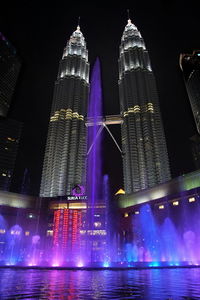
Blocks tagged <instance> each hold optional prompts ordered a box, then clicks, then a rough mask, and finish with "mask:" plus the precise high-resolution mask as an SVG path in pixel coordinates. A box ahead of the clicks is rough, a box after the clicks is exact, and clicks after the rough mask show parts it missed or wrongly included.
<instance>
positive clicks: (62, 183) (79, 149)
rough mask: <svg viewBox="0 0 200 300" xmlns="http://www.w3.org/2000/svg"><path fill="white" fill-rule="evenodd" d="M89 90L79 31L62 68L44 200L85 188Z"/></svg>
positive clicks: (85, 54)
mask: <svg viewBox="0 0 200 300" xmlns="http://www.w3.org/2000/svg"><path fill="white" fill-rule="evenodd" d="M88 90H89V63H88V51H87V48H86V42H85V39H84V36H83V34H82V32H81V31H80V27H79V26H78V27H77V30H76V31H74V32H73V34H72V36H71V37H70V39H69V41H68V42H67V45H66V48H65V49H64V52H63V56H62V59H61V61H60V65H59V71H58V77H57V80H56V82H55V89H54V96H53V103H52V110H51V116H50V122H49V129H48V136H47V142H46V150H45V157H44V163H43V172H42V180H41V187H40V196H41V197H57V196H63V195H70V194H71V191H72V189H73V187H74V186H77V185H81V186H84V185H85V180H86V179H85V178H86V171H85V160H86V127H85V120H84V119H85V115H86V110H87V99H88Z"/></svg>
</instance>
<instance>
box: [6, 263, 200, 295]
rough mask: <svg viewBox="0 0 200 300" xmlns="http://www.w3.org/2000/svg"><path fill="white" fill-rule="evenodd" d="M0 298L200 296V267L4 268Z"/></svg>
mask: <svg viewBox="0 0 200 300" xmlns="http://www.w3.org/2000/svg"><path fill="white" fill-rule="evenodd" d="M0 299H70V300H71V299H84V300H85V299H87V300H89V299H148V300H154V299H158V300H164V299H166V300H177V299H187V300H188V299H200V269H199V268H188V269H151V270H150V269H149V270H148V269H146V270H145V269H144V270H93V271H91V270H90V271H86V270H85V271H83V270H76V271H73V270H34V269H29V270H22V269H6V268H5V269H0Z"/></svg>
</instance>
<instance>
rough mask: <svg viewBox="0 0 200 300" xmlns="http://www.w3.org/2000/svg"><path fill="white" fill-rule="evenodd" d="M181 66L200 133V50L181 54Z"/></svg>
mask: <svg viewBox="0 0 200 300" xmlns="http://www.w3.org/2000/svg"><path fill="white" fill-rule="evenodd" d="M180 68H181V70H182V71H183V75H184V81H185V85H186V89H187V93H188V97H189V100H190V105H191V108H192V112H193V116H194V120H195V123H196V127H197V131H198V133H200V50H195V51H193V53H192V54H181V55H180Z"/></svg>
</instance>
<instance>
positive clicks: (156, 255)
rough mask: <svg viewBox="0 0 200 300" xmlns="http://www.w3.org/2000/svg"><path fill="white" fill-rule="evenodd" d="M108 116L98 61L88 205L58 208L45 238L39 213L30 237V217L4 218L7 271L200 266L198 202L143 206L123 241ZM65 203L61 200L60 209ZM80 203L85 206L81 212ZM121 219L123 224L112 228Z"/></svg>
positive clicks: (1, 231) (0, 253) (78, 190)
mask: <svg viewBox="0 0 200 300" xmlns="http://www.w3.org/2000/svg"><path fill="white" fill-rule="evenodd" d="M102 115H103V105H102V90H101V72H100V62H99V59H98V58H97V60H96V62H95V64H94V67H93V70H92V75H91V89H90V97H89V105H88V115H87V117H88V120H89V124H90V125H88V128H87V138H88V141H87V143H88V152H87V186H86V187H83V186H79V185H77V186H76V187H75V188H74V189H73V193H72V196H73V197H75V198H77V199H83V200H81V201H83V202H81V203H74V207H72V206H73V203H72V202H71V203H72V204H71V203H70V204H69V203H68V205H69V206H68V208H67V209H66V208H57V209H55V210H54V215H53V224H54V227H53V231H52V230H48V231H47V230H43V233H42V231H41V230H40V228H41V227H42V226H43V227H44V225H43V223H45V222H46V225H47V222H48V220H46V221H44V222H43V220H42V219H43V217H41V215H40V214H38V216H37V218H36V219H35V223H34V224H35V225H34V226H35V229H34V230H32V233H33V234H32V235H29V234H30V231H31V230H30V231H25V229H24V228H25V223H26V218H27V216H26V215H27V213H25V214H23V213H22V214H20V208H18V211H17V217H16V224H15V225H12V226H9V224H7V222H6V221H5V219H4V217H3V216H1V215H0V265H1V266H5V265H7V266H14V265H17V266H26V267H54V268H79V269H82V268H146V267H148V268H149V267H150V268H155V267H178V266H179V267H181V266H182V267H185V266H193V267H194V266H199V265H200V250H199V249H200V221H199V215H200V204H199V201H198V199H197V201H195V199H194V198H193V200H192V198H191V199H190V200H191V201H190V202H191V203H189V202H188V201H186V198H187V197H185V195H184V193H182V195H181V197H180V198H182V199H181V201H180V202H181V203H178V201H175V202H174V203H175V204H176V205H177V208H178V210H176V206H175V204H173V205H172V201H171V202H170V201H168V200H167V199H166V200H163V201H165V205H161V206H162V207H160V208H162V209H155V207H154V206H153V204H152V203H153V202H149V203H146V204H145V203H144V204H141V205H140V206H137V214H134V213H133V214H131V215H129V218H128V220H129V221H128V224H126V226H127V228H128V231H127V232H126V230H123V231H122V233H121V236H120V234H119V232H120V225H121V224H120V223H119V222H120V220H121V218H120V217H119V216H116V214H115V213H116V212H117V210H115V211H114V213H113V211H112V213H111V211H109V209H108V208H109V206H110V192H109V177H108V175H103V172H102V161H101V157H102V155H101V147H102V141H103V135H102V130H103V128H104V124H103V122H102ZM196 194H198V192H197V193H196ZM58 202H59V201H58ZM79 202H80V201H79ZM62 204H63V202H62V199H61V201H60V202H59V203H58V206H59V205H62ZM76 204H78V205H82V206H81V208H77V207H76ZM70 205H71V206H70ZM84 205H85V206H84ZM70 207H71V208H70ZM163 208H164V209H163ZM118 212H119V211H118ZM120 213H121V212H120ZM29 216H30V217H31V218H32V217H33V215H32V214H29ZM115 218H116V219H117V222H118V224H113V223H112V219H115ZM22 219H23V221H22ZM51 221H52V220H51ZM122 222H123V221H122ZM46 228H47V226H46ZM47 232H48V233H49V236H48V237H47V236H46V233H47ZM52 234H53V236H52Z"/></svg>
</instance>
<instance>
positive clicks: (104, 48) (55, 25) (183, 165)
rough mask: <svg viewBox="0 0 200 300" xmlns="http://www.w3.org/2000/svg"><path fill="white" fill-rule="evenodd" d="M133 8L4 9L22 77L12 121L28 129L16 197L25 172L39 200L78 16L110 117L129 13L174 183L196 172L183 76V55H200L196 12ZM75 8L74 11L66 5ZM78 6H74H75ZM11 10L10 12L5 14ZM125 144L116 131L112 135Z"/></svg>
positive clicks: (182, 7)
mask: <svg viewBox="0 0 200 300" xmlns="http://www.w3.org/2000/svg"><path fill="white" fill-rule="evenodd" d="M163 2H164V1H131V5H129V4H128V3H127V2H126V3H125V4H120V5H118V4H116V7H115V6H113V7H112V8H107V7H106V6H103V4H102V6H98V4H97V3H98V2H91V3H93V4H88V5H87V4H86V3H84V2H81V4H80V3H79V2H77V1H70V2H69V1H56V2H55V1H54V2H53V3H51V1H48V2H45V1H44V2H43V1H40V2H39V1H16V3H15V4H11V3H10V2H9V1H7V4H5V5H4V8H3V9H2V8H1V11H0V31H1V32H2V33H3V34H4V35H5V37H6V38H7V39H8V40H9V41H10V42H11V43H12V44H13V46H14V47H15V48H16V49H17V52H18V55H19V56H20V58H21V61H22V69H21V73H20V78H19V80H18V85H17V88H16V93H15V95H14V98H13V102H12V106H11V109H10V113H9V116H10V117H12V118H15V119H17V120H20V121H22V122H23V123H24V127H23V134H22V138H21V143H20V147H19V154H18V157H17V164H16V170H15V180H14V183H13V191H17V190H18V191H19V187H20V185H21V181H22V176H23V172H24V169H25V168H28V170H29V172H30V178H31V193H32V194H36V195H37V194H38V193H39V185H40V179H41V171H42V162H43V155H44V149H45V142H46V134H47V128H48V121H49V116H50V109H51V102H52V95H53V89H54V81H55V79H56V76H57V72H58V64H59V60H60V59H61V56H62V52H63V48H64V47H65V45H66V42H67V40H68V39H69V37H70V35H71V34H72V32H73V31H74V30H76V26H77V20H78V16H80V17H81V22H80V26H81V31H82V33H83V34H84V37H85V39H86V42H87V48H88V51H89V61H90V64H91V69H92V66H93V64H94V61H95V59H96V57H97V56H98V57H99V59H100V62H101V67H102V87H103V96H104V110H105V114H118V113H119V98H118V83H117V81H118V54H119V45H120V40H121V36H122V33H123V30H124V27H125V25H126V24H127V12H126V11H127V8H129V10H130V17H131V19H132V22H133V23H134V24H135V25H136V26H137V28H138V29H139V31H140V32H141V34H142V36H143V38H144V41H145V44H146V47H147V49H148V51H149V55H150V59H151V64H152V69H153V71H154V75H155V77H156V82H157V88H158V94H159V100H160V108H161V113H162V117H163V124H164V129H165V133H166V140H167V146H168V152H169V159H170V165H171V172H172V176H173V177H176V176H178V175H180V174H183V173H187V172H190V171H193V170H194V166H193V163H192V155H191V150H190V140H189V138H190V137H191V136H192V135H193V134H195V133H196V128H195V125H194V121H193V117H192V112H191V108H190V105H189V101H188V97H187V93H186V90H185V86H184V82H183V77H182V73H181V71H180V68H179V54H180V53H191V52H192V51H193V49H199V48H200V19H199V12H198V10H197V9H196V6H195V5H194V4H193V1H190V2H189V3H188V2H187V5H186V4H184V3H183V2H182V1H180V2H179V1H172V2H170V1H166V3H165V4H164V3H163ZM69 3H70V5H69ZM73 3H74V4H73ZM6 6H7V7H6ZM110 129H111V130H112V132H113V134H114V135H115V137H116V139H117V140H118V142H119V143H120V135H119V132H120V129H119V127H118V126H113V127H112V128H110ZM106 141H107V142H106V143H105V144H106V145H105V148H104V157H105V163H104V171H105V172H106V173H108V174H110V181H111V187H112V189H113V190H114V191H115V190H117V189H118V188H120V187H121V186H122V169H121V156H120V153H119V151H118V150H117V148H116V146H115V145H114V143H113V142H112V141H111V139H106Z"/></svg>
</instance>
